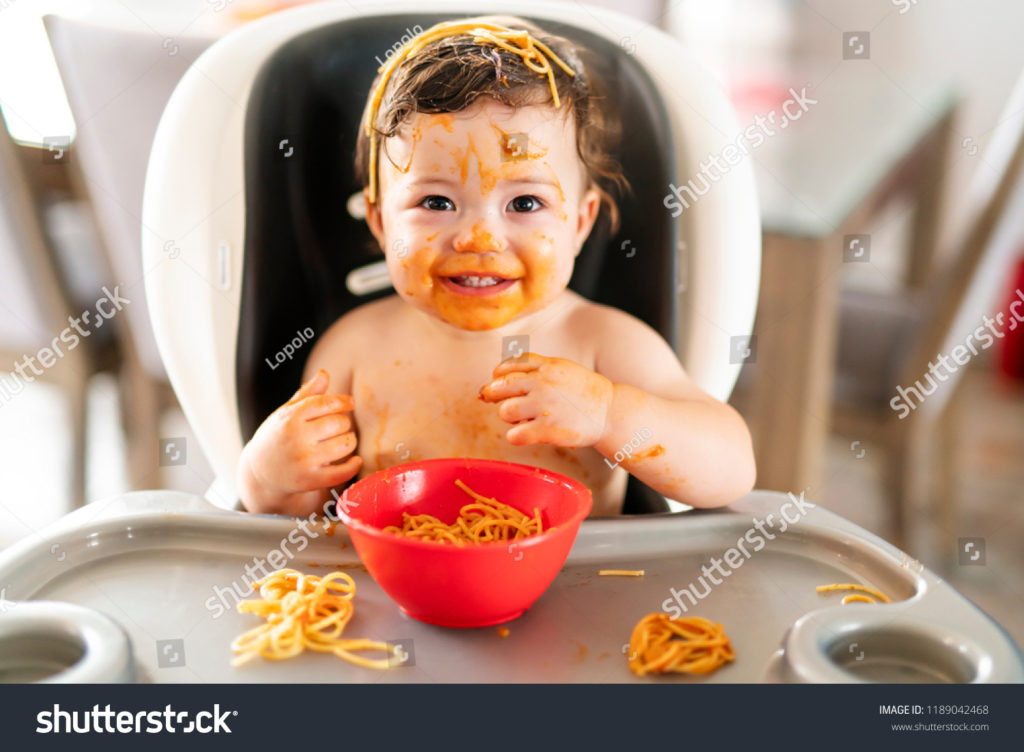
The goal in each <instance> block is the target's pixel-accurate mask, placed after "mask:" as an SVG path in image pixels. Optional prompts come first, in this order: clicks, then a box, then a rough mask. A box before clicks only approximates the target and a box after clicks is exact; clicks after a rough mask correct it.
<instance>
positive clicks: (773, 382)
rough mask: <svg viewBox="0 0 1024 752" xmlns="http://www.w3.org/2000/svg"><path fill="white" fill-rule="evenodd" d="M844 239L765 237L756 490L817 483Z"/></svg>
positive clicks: (756, 386)
mask: <svg viewBox="0 0 1024 752" xmlns="http://www.w3.org/2000/svg"><path fill="white" fill-rule="evenodd" d="M841 263H842V249H841V243H840V241H839V240H838V239H837V238H835V237H834V236H833V237H832V238H822V239H804V238H793V237H787V236H782V235H773V234H768V233H766V234H765V237H764V250H763V256H762V268H761V293H760V300H759V302H758V309H757V321H756V323H755V326H754V334H755V335H756V337H757V341H756V351H755V354H754V359H755V360H754V362H753V363H752V364H749V365H750V367H751V368H752V371H753V373H752V379H751V382H750V383H751V387H750V393H749V395H748V401H747V409H746V410H745V415H744V417H745V418H746V419H747V422H748V424H749V425H750V429H751V433H752V434H753V439H754V453H755V457H756V458H757V487H758V488H766V489H774V490H778V491H793V492H795V493H799V492H800V491H803V490H805V489H807V488H808V487H810V488H811V489H812V492H813V489H815V488H817V486H818V484H819V482H820V476H821V472H822V462H823V457H824V452H825V442H826V439H827V437H828V430H829V422H830V411H831V405H832V384H833V375H834V372H835V347H836V328H837V309H838V304H839V267H840V266H841Z"/></svg>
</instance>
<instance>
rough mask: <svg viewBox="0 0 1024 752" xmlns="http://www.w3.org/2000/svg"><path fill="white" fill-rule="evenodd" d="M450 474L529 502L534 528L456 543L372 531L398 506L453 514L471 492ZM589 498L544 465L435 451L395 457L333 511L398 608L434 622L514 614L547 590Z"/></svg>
mask: <svg viewBox="0 0 1024 752" xmlns="http://www.w3.org/2000/svg"><path fill="white" fill-rule="evenodd" d="M456 480H462V482H463V483H465V484H466V485H467V486H469V487H470V488H471V489H473V490H474V491H476V492H477V493H479V494H483V495H484V496H493V497H494V498H496V499H497V500H498V501H501V502H503V503H505V504H508V505H510V506H513V507H515V508H516V509H519V510H520V511H522V512H524V513H525V514H529V515H531V516H532V514H533V509H534V507H537V508H538V509H540V511H541V517H542V519H543V522H544V532H543V533H541V534H540V535H534V536H530V537H529V538H522V539H520V540H518V541H509V542H502V543H499V542H494V543H479V544H474V543H467V544H466V545H465V546H461V547H460V546H455V545H453V544H442V543H433V542H430V541H424V540H418V539H415V538H408V537H404V536H398V535H394V534H392V533H385V532H384V531H383V530H382V528H384V527H387V526H388V525H398V526H401V524H402V512H409V513H410V514H423V513H427V514H432V515H434V516H435V517H437V518H438V519H440V520H441V521H442V522H445V523H451V522H454V520H455V519H456V517H458V514H459V509H461V508H462V507H463V506H464V505H465V504H467V503H469V502H470V501H472V499H471V498H470V497H469V496H468V495H467V494H466V493H465V492H464V491H462V490H461V489H460V488H459V487H458V486H456V485H455V481H456ZM592 505H593V500H592V498H591V495H590V491H589V490H588V489H587V488H586V486H584V485H583V484H581V483H579V482H577V481H575V480H573V479H571V478H567V477H565V476H564V475H559V474H558V473H553V472H551V471H549V470H543V469H541V468H537V467H530V466H528V465H517V464H513V463H511V462H497V461H493V460H477V459H438V460H426V461H424V462H412V463H409V464H406V465H396V466H395V467H391V468H388V469H387V470H381V471H380V472H377V473H374V474H373V475H369V476H367V477H366V478H363V479H362V480H360V481H358V482H357V483H354V484H353V485H352V486H350V487H349V488H348V489H347V490H346V492H345V494H344V495H343V496H342V500H341V502H339V504H338V515H339V517H341V520H342V522H344V523H345V525H346V527H347V528H348V531H349V535H350V536H351V537H352V543H353V544H354V545H355V547H356V552H357V553H358V554H359V558H360V559H362V561H363V564H365V565H366V569H367V570H368V571H369V572H370V574H371V575H372V576H373V579H374V580H376V581H377V584H378V585H380V586H381V588H383V589H384V592H386V593H387V594H388V595H390V596H391V597H392V598H393V599H394V600H395V601H396V602H397V603H398V605H399V606H400V607H401V608H402V610H403V611H405V613H407V614H408V615H409V616H411V617H413V618H414V619H419V620H420V621H425V622H427V623H429V624H437V625H440V626H443V627H486V626H490V625H492V624H501V623H502V622H506V621H510V620H512V619H515V618H516V617H518V616H520V615H521V614H522V613H523V612H524V611H526V609H528V608H529V607H530V606H532V605H533V603H534V601H536V600H537V598H539V597H540V595H541V594H542V593H543V592H544V590H545V589H547V586H548V585H550V584H551V582H552V581H553V580H554V579H555V576H556V575H557V574H558V571H559V569H561V567H562V564H563V563H565V560H566V558H567V557H568V556H569V550H570V549H571V548H572V544H573V541H575V540H576V533H577V532H578V531H579V528H580V523H581V522H582V521H583V518H584V517H586V516H587V515H588V514H589V513H590V509H591V506H592Z"/></svg>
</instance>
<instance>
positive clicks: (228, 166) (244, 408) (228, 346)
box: [143, 2, 760, 501]
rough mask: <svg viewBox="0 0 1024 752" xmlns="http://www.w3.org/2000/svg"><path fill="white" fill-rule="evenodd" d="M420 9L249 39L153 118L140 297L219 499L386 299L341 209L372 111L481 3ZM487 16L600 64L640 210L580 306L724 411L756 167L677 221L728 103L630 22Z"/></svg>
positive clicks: (605, 243)
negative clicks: (606, 318) (650, 338)
mask: <svg viewBox="0 0 1024 752" xmlns="http://www.w3.org/2000/svg"><path fill="white" fill-rule="evenodd" d="M414 8H415V6H413V5H411V4H409V3H400V2H392V3H374V4H372V5H370V4H368V3H354V4H353V3H347V2H346V3H323V4H318V5H314V6H309V7H302V8H298V9H295V10H291V11H287V12H284V13H280V14H277V15H274V16H272V17H270V18H267V19H264V20H262V21H258V22H255V23H252V24H249V25H247V26H245V27H243V28H242V29H240V30H238V31H236V32H235V33H233V34H231V35H229V36H228V37H225V38H224V39H222V40H220V41H219V42H217V43H216V44H214V45H213V47H211V48H210V49H209V50H208V51H207V52H206V53H204V55H203V56H202V57H200V58H199V60H197V61H196V63H195V64H194V65H193V67H192V69H190V70H189V71H188V73H186V75H185V77H184V78H183V79H182V82H181V83H180V84H179V86H178V88H177V89H176V90H175V93H174V94H173V95H172V97H171V100H170V102H169V103H168V106H167V109H166V111H165V113H164V116H163V118H162V119H161V122H160V126H159V128H158V130H157V134H156V138H155V140H154V145H153V150H152V153H151V159H150V165H149V171H148V174H147V180H146V190H145V198H144V210H143V222H144V224H145V226H146V227H147V228H148V230H150V232H147V233H146V234H145V235H144V237H143V243H144V256H145V258H144V263H145V266H146V268H147V269H148V270H149V271H148V272H147V277H146V285H147V294H148V297H149V300H150V305H151V307H152V309H153V310H152V316H153V321H154V329H155V331H156V336H157V342H158V345H159V346H160V349H161V353H162V355H163V357H164V360H165V365H166V367H167V369H168V373H169V375H170V377H171V382H172V384H174V386H175V390H176V392H177V393H178V397H179V399H180V401H181V402H182V405H183V407H184V409H185V411H186V415H187V417H188V418H189V420H190V422H191V423H192V425H193V427H194V428H195V430H196V433H197V436H198V437H199V439H200V441H201V443H202V444H203V448H204V450H205V451H206V453H207V455H208V456H209V458H210V460H211V463H212V464H213V466H214V468H215V469H216V470H217V472H218V475H219V476H220V479H221V480H223V481H227V482H228V485H227V486H225V491H224V494H223V496H228V497H230V496H231V493H232V489H231V488H230V479H231V478H233V477H234V464H235V462H236V461H237V457H238V453H239V452H240V450H241V446H242V443H243V441H244V440H246V439H248V437H249V436H250V435H251V434H252V432H253V431H254V430H255V428H256V427H257V426H258V425H259V423H260V422H261V421H262V420H263V418H265V417H266V415H267V414H269V412H271V411H272V410H273V409H274V408H275V407H277V406H278V405H280V404H281V403H282V402H284V401H285V400H286V399H287V397H288V396H289V395H290V394H291V393H292V392H293V391H294V390H295V388H296V387H297V384H298V383H299V379H300V375H301V371H302V365H303V363H304V361H305V357H306V355H308V352H306V353H303V352H299V353H298V354H297V355H296V354H293V352H292V351H293V350H295V349H301V348H304V347H305V348H308V347H311V345H309V344H308V341H309V340H310V339H313V338H315V337H316V336H319V335H320V334H322V333H323V331H324V330H325V329H326V328H327V327H328V326H329V325H330V324H331V323H332V322H333V321H334V320H335V319H336V318H337V317H338V316H340V315H341V314H343V313H344V312H345V311H347V310H349V309H351V308H353V307H355V306H357V305H359V304H361V303H363V302H367V301H368V300H370V299H372V298H373V297H378V296H380V295H383V294H388V292H390V290H389V289H387V287H386V286H385V287H383V288H382V287H381V286H379V285H374V284H373V283H372V279H370V277H372V272H373V271H374V269H375V268H376V269H379V267H377V266H375V265H377V264H379V261H380V259H381V256H380V255H379V252H378V253H377V254H376V255H375V253H374V252H373V251H369V250H367V249H368V248H369V247H370V240H371V236H370V235H369V232H368V230H367V228H366V226H365V223H364V222H363V220H362V219H361V218H359V217H358V216H354V215H353V213H352V212H350V211H349V210H348V208H347V200H348V199H349V197H350V196H352V195H353V194H354V193H355V192H356V191H357V189H358V186H357V185H356V183H355V182H354V179H353V176H352V156H353V154H354V147H355V139H356V135H357V132H358V131H357V129H358V127H359V120H360V115H361V113H362V107H363V103H364V101H365V97H366V93H367V91H368V89H369V86H370V82H371V81H372V79H373V76H374V75H375V73H376V69H377V67H378V66H379V64H380V61H382V60H384V59H385V58H386V55H387V53H388V51H389V50H390V49H392V46H393V45H395V44H396V42H399V41H400V40H401V38H402V36H403V35H408V34H410V33H416V31H418V29H415V27H417V26H418V27H419V28H427V27H428V26H430V25H432V24H434V23H436V22H437V21H441V20H446V19H448V18H455V17H459V16H468V15H478V14H479V13H480V12H481V11H480V8H479V5H478V4H476V3H472V2H438V3H434V4H432V6H431V10H432V11H436V13H431V14H421V13H418V12H413V11H414ZM486 12H489V13H499V12H506V13H511V14H514V15H519V16H522V17H525V18H528V19H531V20H534V21H535V22H537V23H538V24H539V25H540V26H542V27H543V28H545V29H547V30H549V31H551V32H553V33H556V34H562V35H564V36H567V37H569V38H571V39H573V40H575V41H577V42H580V43H582V44H583V45H585V46H586V47H588V48H590V50H591V51H592V53H593V54H592V55H591V56H589V57H588V58H586V62H587V63H588V64H592V65H594V66H595V68H596V69H597V70H598V72H599V73H600V74H601V77H602V78H603V79H604V81H605V83H606V85H607V86H608V89H609V90H608V96H609V100H610V101H609V106H611V107H615V108H617V109H618V110H619V112H620V113H621V117H622V120H623V143H622V147H621V149H620V153H619V154H617V155H615V156H616V157H617V158H618V159H619V161H620V162H621V163H622V165H623V168H624V171H625V173H626V177H627V178H628V179H629V181H630V183H631V185H632V188H633V191H634V193H633V196H631V197H626V198H624V199H623V200H620V202H619V204H620V210H621V213H622V227H621V229H620V231H619V233H618V234H617V235H616V236H615V237H614V238H611V237H609V233H608V227H607V226H606V225H599V226H598V227H596V228H595V230H594V232H593V233H592V235H591V237H590V238H589V239H588V242H587V244H586V246H585V248H584V250H583V252H582V253H581V254H580V256H579V258H578V259H577V267H576V270H575V273H574V276H573V279H572V282H571V286H572V287H573V289H575V290H577V291H578V292H580V293H581V294H583V295H585V296H586V297H588V298H591V299H593V300H596V301H598V302H603V303H607V304H610V305H613V306H616V307H618V308H621V309H623V310H625V311H628V312H630V313H632V314H634V315H635V316H637V317H639V318H641V319H642V320H644V321H646V322H647V323H648V324H650V325H651V326H652V327H654V328H655V329H656V330H658V331H659V332H660V333H661V334H662V336H664V337H665V338H666V339H667V340H668V341H669V342H671V343H672V344H673V345H675V346H676V348H677V352H678V353H679V355H680V359H681V361H682V362H683V365H684V366H685V367H686V368H687V369H688V371H689V372H690V374H691V376H692V377H693V378H694V379H695V380H696V381H697V383H698V384H700V385H701V386H702V387H703V388H705V389H706V390H708V391H710V392H711V393H712V394H714V395H715V396H717V397H719V398H723V399H724V398H726V397H727V396H728V394H729V392H730V391H731V389H732V386H733V383H734V382H735V378H736V374H737V373H738V370H739V366H740V363H739V361H738V359H736V358H734V357H731V355H732V352H733V351H732V350H731V345H732V338H733V337H734V336H743V335H747V334H749V332H750V330H751V327H752V323H753V315H754V310H755V307H756V302H757V285H758V280H759V270H760V225H759V219H758V213H757V204H756V198H755V194H754V186H753V176H752V171H751V169H750V165H749V163H744V162H741V163H740V164H738V165H736V166H735V167H733V168H732V170H730V171H728V172H727V173H725V174H723V175H722V176H721V178H720V180H719V181H718V182H717V183H716V184H715V186H714V188H713V190H710V191H709V192H707V194H706V195H704V196H702V197H700V200H699V201H695V202H694V203H693V204H692V205H690V206H689V207H688V208H687V209H686V210H685V212H676V214H681V216H673V213H672V212H670V211H669V210H668V209H669V208H670V207H671V206H672V204H670V203H668V202H667V196H668V195H669V193H670V190H671V186H673V185H677V184H682V183H685V182H686V181H687V180H688V179H689V178H690V177H691V176H693V175H695V174H697V173H698V172H699V171H700V164H701V162H702V161H706V160H707V158H708V157H709V156H711V155H713V154H715V153H718V152H720V151H721V150H722V148H723V147H724V146H725V145H727V144H728V143H730V142H732V141H734V140H735V138H736V137H737V135H738V134H739V127H738V125H737V123H736V121H735V118H734V116H733V114H732V110H731V108H730V107H729V105H728V103H727V100H726V98H725V96H724V94H723V93H722V92H721V91H720V90H719V89H718V88H717V86H716V85H715V84H714V82H713V80H712V79H711V78H710V76H709V75H708V74H706V73H704V72H703V71H702V70H701V69H700V68H699V67H697V66H696V64H695V63H694V62H693V61H692V60H691V59H690V58H689V57H688V56H687V54H686V52H685V50H683V49H682V48H681V47H680V46H679V45H678V43H677V42H675V41H674V40H672V39H671V38H670V37H668V36H666V35H665V34H663V33H661V32H660V31H658V30H656V29H653V28H651V27H647V26H645V25H644V24H642V23H640V22H639V21H636V20H634V19H630V18H628V17H626V16H622V15H620V14H617V13H611V12H609V11H603V10H599V9H594V8H591V9H589V11H588V13H585V14H580V12H579V6H577V5H575V4H571V3H540V2H517V3H515V4H510V6H509V7H508V8H507V9H505V10H504V11H502V10H501V9H495V8H487V10H486ZM612 30H614V31H612ZM168 243H170V245H171V247H173V248H174V250H175V252H176V255H177V256H179V257H178V258H174V259H171V258H169V257H168V255H167V254H166V253H165V248H166V247H167V245H168ZM179 262H180V263H179ZM368 280H369V281H368ZM310 331H312V333H313V334H312V336H310V334H309V332H310ZM293 343H294V344H293ZM282 353H284V355H282ZM637 367H638V368H642V367H643V364H637ZM223 496H222V498H221V500H222V501H223V500H224V498H223ZM215 500H217V499H215Z"/></svg>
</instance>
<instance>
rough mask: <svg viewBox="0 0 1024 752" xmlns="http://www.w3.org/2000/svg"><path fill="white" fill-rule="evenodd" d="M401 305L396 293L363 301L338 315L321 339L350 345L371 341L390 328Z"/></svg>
mask: <svg viewBox="0 0 1024 752" xmlns="http://www.w3.org/2000/svg"><path fill="white" fill-rule="evenodd" d="M402 305H403V303H402V301H401V299H400V298H399V297H398V296H397V295H389V296H388V297H386V298H381V299H379V300H373V301H370V302H369V303H364V304H363V305H361V306H358V307H356V308H353V309H352V310H351V311H349V312H348V313H346V314H344V315H342V316H340V317H339V318H338V319H337V320H336V321H335V322H334V323H333V324H331V325H330V326H329V327H327V331H325V332H324V334H323V336H322V337H321V339H322V340H328V341H330V342H334V343H335V344H337V343H340V342H344V343H345V344H350V345H354V344H357V343H359V342H366V341H372V340H373V339H374V338H375V337H376V336H378V334H379V333H380V332H386V331H388V330H389V329H391V328H392V326H393V325H394V323H395V319H396V317H397V315H398V314H399V313H400V311H401V307H402Z"/></svg>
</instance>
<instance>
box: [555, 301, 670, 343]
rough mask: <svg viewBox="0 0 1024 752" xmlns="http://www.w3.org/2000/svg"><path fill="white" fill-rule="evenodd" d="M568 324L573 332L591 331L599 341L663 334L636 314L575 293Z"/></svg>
mask: <svg viewBox="0 0 1024 752" xmlns="http://www.w3.org/2000/svg"><path fill="white" fill-rule="evenodd" d="M566 326H567V327H568V328H569V329H570V330H571V331H573V332H588V333H590V334H591V336H593V337H594V338H595V341H597V342H601V341H605V342H607V341H617V340H619V339H620V338H621V337H640V338H642V339H647V338H649V337H652V336H653V337H655V338H657V339H661V335H659V334H658V333H657V332H656V331H655V330H654V329H652V328H651V327H650V326H648V325H647V324H645V323H644V322H643V321H641V320H640V319H638V318H637V317H636V316H633V315H632V314H629V313H626V312H625V311H623V310H620V309H618V308H614V307H613V306H608V305H604V304H602V303H595V302H593V301H592V300H587V299H586V298H584V297H582V296H580V295H574V300H573V306H572V308H571V309H570V311H569V313H568V316H567V317H566Z"/></svg>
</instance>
